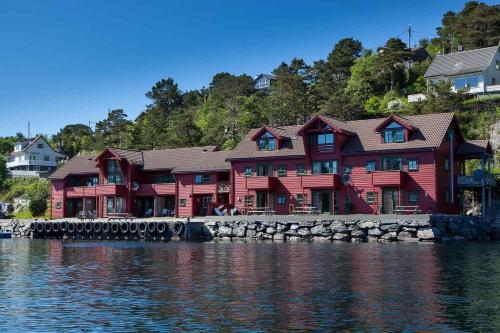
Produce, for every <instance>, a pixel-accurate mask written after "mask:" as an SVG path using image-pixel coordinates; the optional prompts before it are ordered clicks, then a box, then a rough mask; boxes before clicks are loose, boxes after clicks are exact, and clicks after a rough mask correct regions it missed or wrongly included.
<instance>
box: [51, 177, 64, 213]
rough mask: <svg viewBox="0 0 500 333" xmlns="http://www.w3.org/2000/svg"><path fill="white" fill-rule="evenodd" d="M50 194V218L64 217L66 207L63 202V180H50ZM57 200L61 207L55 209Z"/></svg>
mask: <svg viewBox="0 0 500 333" xmlns="http://www.w3.org/2000/svg"><path fill="white" fill-rule="evenodd" d="M51 190H52V196H51V199H50V205H51V211H52V218H53V219H61V218H63V217H64V213H65V212H64V210H65V207H66V203H65V199H66V198H65V195H64V180H53V181H52V186H51ZM57 202H60V203H61V208H60V209H57V208H56V205H57Z"/></svg>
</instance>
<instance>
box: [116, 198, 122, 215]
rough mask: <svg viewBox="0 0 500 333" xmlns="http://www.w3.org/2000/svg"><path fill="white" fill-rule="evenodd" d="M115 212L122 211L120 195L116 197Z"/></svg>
mask: <svg viewBox="0 0 500 333" xmlns="http://www.w3.org/2000/svg"><path fill="white" fill-rule="evenodd" d="M116 212H117V213H123V200H122V197H117V198H116Z"/></svg>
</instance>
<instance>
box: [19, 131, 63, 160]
mask: <svg viewBox="0 0 500 333" xmlns="http://www.w3.org/2000/svg"><path fill="white" fill-rule="evenodd" d="M39 140H42V141H43V142H45V144H46V145H47V146H48V147H49V148H50V149H51V150H52V151H53V152H54V153H55V154H56V155H57V156H59V157H64V155H63V154H61V153H59V152H57V151H56V150H55V149H54V147H52V146H51V145H50V143H48V142H47V140H45V138H44V137H43V136H41V135H37V136H36V137H34V138H31V139H28V140H24V141H18V142H15V143H14V145H16V144H21V145H24V144H26V146H25V147H24V148H22V149H21V151H12V152H11V153H10V155H19V154H21V153H24V152H26V151H27V150H28V149H30V148H31V147H32V146H33V145H34V144H35V143H36V142H37V141H39Z"/></svg>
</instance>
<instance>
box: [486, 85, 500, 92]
mask: <svg viewBox="0 0 500 333" xmlns="http://www.w3.org/2000/svg"><path fill="white" fill-rule="evenodd" d="M494 91H500V84H496V85H494V86H493V85H492V86H486V92H494Z"/></svg>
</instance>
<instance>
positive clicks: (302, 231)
mask: <svg viewBox="0 0 500 333" xmlns="http://www.w3.org/2000/svg"><path fill="white" fill-rule="evenodd" d="M297 233H298V234H299V235H300V236H302V237H303V236H309V235H310V234H311V231H309V229H308V228H300V229H299V230H298V231H297Z"/></svg>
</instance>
